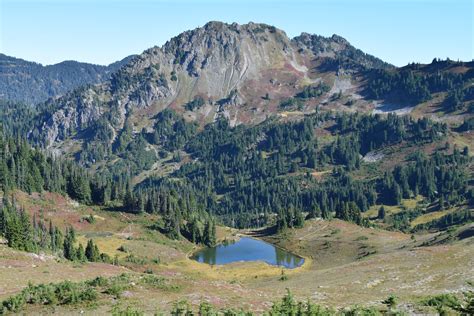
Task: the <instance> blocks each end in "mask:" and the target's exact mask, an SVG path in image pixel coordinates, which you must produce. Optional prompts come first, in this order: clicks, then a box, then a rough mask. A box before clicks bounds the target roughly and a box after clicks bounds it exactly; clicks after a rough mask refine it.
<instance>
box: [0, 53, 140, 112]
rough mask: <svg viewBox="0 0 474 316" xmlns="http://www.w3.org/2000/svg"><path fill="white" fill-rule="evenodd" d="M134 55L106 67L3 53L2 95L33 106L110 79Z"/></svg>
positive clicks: (0, 71) (0, 56)
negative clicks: (44, 63)
mask: <svg viewBox="0 0 474 316" xmlns="http://www.w3.org/2000/svg"><path fill="white" fill-rule="evenodd" d="M133 57H134V55H131V56H127V57H125V58H123V59H121V60H119V61H116V62H114V63H111V64H109V65H107V66H103V65H96V64H90V63H84V62H79V61H75V60H65V61H62V62H59V63H56V64H52V65H42V64H41V63H37V62H33V61H27V60H24V59H21V58H16V57H12V56H8V55H5V54H1V53H0V98H2V99H5V100H8V101H14V102H23V103H27V104H30V105H33V104H36V103H39V102H44V101H46V100H47V99H48V98H54V97H58V96H60V95H63V94H64V93H66V92H68V91H71V90H73V89H75V88H78V87H80V86H83V85H85V84H96V83H100V82H102V81H104V80H107V79H108V78H110V75H111V74H112V73H113V72H115V71H117V70H118V69H120V68H121V67H122V66H123V65H125V64H126V63H128V62H129V61H130V60H131V59H133Z"/></svg>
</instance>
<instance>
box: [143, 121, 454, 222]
mask: <svg viewBox="0 0 474 316" xmlns="http://www.w3.org/2000/svg"><path fill="white" fill-rule="evenodd" d="M324 125H328V126H330V127H329V131H330V132H331V133H332V134H334V135H337V136H335V137H334V141H332V142H329V143H327V142H326V143H325V144H322V142H321V141H320V140H319V137H318V135H317V134H316V133H315V130H316V129H317V128H320V127H321V126H324ZM446 132H447V127H446V125H445V124H440V123H434V122H431V121H430V120H428V119H420V120H413V119H411V118H409V117H399V116H396V115H393V114H390V115H388V116H386V117H384V116H380V115H375V116H370V115H360V114H333V113H325V114H315V115H311V116H308V117H305V118H304V119H303V120H301V121H298V122H293V123H278V122H272V121H269V122H266V123H263V124H261V125H258V126H253V127H247V126H238V127H235V128H231V127H230V126H229V124H228V122H227V121H226V120H225V119H220V120H218V121H217V122H216V123H214V124H210V125H208V126H206V128H205V129H204V130H203V131H202V132H201V133H199V134H198V135H197V136H196V137H194V138H192V139H191V140H190V141H189V142H187V144H186V146H185V150H186V151H187V152H188V153H190V154H191V155H192V157H193V158H194V161H193V162H192V163H188V164H185V165H183V166H182V167H181V168H180V169H179V170H178V171H176V172H175V173H174V174H173V177H177V178H179V179H180V181H181V183H182V185H183V186H185V187H186V191H187V192H192V193H193V194H195V196H196V200H197V201H198V202H199V203H200V204H202V205H203V208H204V209H206V210H207V211H209V212H211V213H212V214H216V215H218V216H219V217H220V218H221V219H222V221H223V222H224V223H225V224H228V225H231V226H236V227H254V226H263V225H268V224H270V223H276V225H277V226H278V227H279V228H281V229H284V227H298V226H300V225H301V217H302V215H301V214H302V213H307V214H308V215H307V216H309V217H316V216H322V217H324V218H328V217H330V216H332V215H331V213H332V212H333V211H336V214H335V216H337V217H339V218H342V219H345V220H350V221H354V222H356V223H359V224H367V223H365V222H364V221H363V220H362V217H361V216H360V212H364V211H366V210H367V209H368V208H369V207H370V206H372V205H374V204H375V203H376V202H377V200H378V199H379V195H382V193H383V192H382V191H383V190H384V188H385V187H384V186H381V185H379V184H378V181H366V180H354V179H353V178H352V176H351V175H350V173H349V172H350V171H353V170H356V169H358V168H359V167H360V165H361V155H364V154H366V153H367V152H369V151H372V150H376V149H380V148H383V147H384V146H389V145H393V144H398V143H401V142H408V143H410V144H413V143H427V142H433V141H437V140H440V139H442V138H443V137H444V135H445V134H446ZM331 168H332V169H333V172H332V174H330V176H328V177H326V178H325V180H324V181H323V182H320V181H318V180H317V179H315V178H314V177H313V176H312V175H311V174H310V173H311V172H313V171H314V169H320V170H324V169H331ZM348 171H349V172H348ZM143 185H144V186H145V187H146V186H153V182H146V183H144V184H143ZM275 214H277V217H276V219H275V216H274V215H275ZM275 221H276V222H275Z"/></svg>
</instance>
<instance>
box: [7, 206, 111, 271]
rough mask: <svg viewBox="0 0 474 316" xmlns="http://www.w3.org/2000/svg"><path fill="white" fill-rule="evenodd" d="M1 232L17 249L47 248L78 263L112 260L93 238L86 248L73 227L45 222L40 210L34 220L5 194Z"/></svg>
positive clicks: (32, 250)
mask: <svg viewBox="0 0 474 316" xmlns="http://www.w3.org/2000/svg"><path fill="white" fill-rule="evenodd" d="M0 235H3V236H4V237H5V238H6V240H7V243H8V246H9V247H11V248H14V249H18V250H23V251H28V252H38V251H40V250H41V251H48V252H50V253H53V254H56V255H60V256H62V257H64V258H65V259H67V260H71V261H79V262H86V261H90V262H99V261H101V262H109V263H110V262H112V260H111V259H110V257H109V256H108V255H106V254H105V253H100V251H99V249H98V247H97V245H95V244H94V242H93V240H92V239H90V240H89V241H88V242H87V246H86V247H85V248H84V246H83V245H82V244H79V245H78V246H77V247H76V243H77V240H76V233H75V231H74V229H73V228H72V227H70V228H67V229H66V231H65V233H63V232H62V231H61V230H60V229H59V228H57V227H56V226H54V225H53V223H52V221H51V220H49V221H46V220H45V219H44V217H43V216H42V213H40V216H39V218H38V217H37V215H36V213H35V215H34V217H33V219H31V218H30V217H29V216H28V214H27V213H26V212H25V210H23V209H19V208H18V207H17V206H16V205H15V204H14V203H12V202H10V201H9V200H8V199H7V198H5V197H4V199H3V201H2V204H1V206H0Z"/></svg>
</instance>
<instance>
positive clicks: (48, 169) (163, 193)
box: [0, 137, 216, 245]
mask: <svg viewBox="0 0 474 316" xmlns="http://www.w3.org/2000/svg"><path fill="white" fill-rule="evenodd" d="M128 154H132V153H128ZM115 168H116V169H115V170H112V171H108V170H106V171H105V172H99V173H96V174H94V175H92V174H90V173H88V172H86V171H84V168H81V167H80V166H78V165H77V164H76V163H75V162H74V161H70V160H62V159H55V158H53V157H52V156H46V155H45V154H44V153H43V152H42V151H40V150H36V149H33V148H31V147H30V145H29V144H28V143H27V142H26V141H25V140H23V139H21V138H9V137H1V138H0V170H1V173H0V190H2V191H4V192H9V191H10V190H13V189H19V190H22V191H25V192H28V193H32V192H42V191H43V190H45V191H50V192H58V193H61V194H67V195H68V196H69V197H71V198H73V199H75V200H77V201H79V202H81V203H84V204H95V205H108V204H109V203H112V202H114V203H115V202H118V203H119V204H121V205H122V206H123V207H122V208H121V210H123V211H127V212H134V213H139V212H145V211H146V212H149V213H156V214H160V215H162V216H163V219H164V224H163V225H164V226H163V227H162V229H163V230H164V231H165V232H166V233H167V234H168V235H169V236H170V237H173V238H179V237H181V236H184V237H186V238H188V239H189V240H191V241H193V242H196V243H204V244H208V245H211V244H214V243H215V239H216V238H215V226H216V223H215V221H214V220H213V219H212V218H211V217H210V216H209V215H208V214H207V213H206V212H205V211H204V209H203V208H202V207H200V208H198V207H197V205H196V204H195V203H194V202H193V199H194V198H190V197H189V196H186V195H183V196H178V195H177V194H176V191H173V190H170V189H169V188H171V187H169V188H166V190H164V189H163V190H161V189H160V190H150V191H147V192H141V191H139V190H137V191H135V192H134V190H133V186H132V184H131V177H132V175H131V173H130V170H127V171H126V172H124V170H125V167H120V166H115ZM195 218H200V220H197V219H195ZM193 219H194V220H193Z"/></svg>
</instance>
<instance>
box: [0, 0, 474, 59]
mask: <svg viewBox="0 0 474 316" xmlns="http://www.w3.org/2000/svg"><path fill="white" fill-rule="evenodd" d="M473 10H474V8H473V0H398V1H395V0H362V1H355V0H352V1H350V0H323V1H316V0H313V1H310V0H293V1H292V0H272V1H270V0H260V1H259V0H253V1H251V0H241V1H232V0H205V1H200V0H156V1H152V0H135V1H134V0H37V1H35V0H0V52H1V53H4V54H7V55H12V56H15V57H19V58H23V59H27V60H32V61H37V62H41V63H43V64H52V63H57V62H60V61H63V60H70V59H73V60H78V61H85V62H91V63H96V64H108V63H111V62H113V61H116V60H118V59H121V58H123V57H125V56H127V55H130V54H136V53H140V52H142V51H143V50H145V49H147V48H149V47H152V46H155V45H159V46H160V45H162V44H163V43H165V42H166V41H167V40H168V39H169V38H171V37H173V36H175V35H177V34H179V33H180V32H182V31H185V30H188V29H193V28H195V27H198V26H202V25H204V24H205V23H206V22H207V21H210V20H218V21H224V22H229V23H230V22H237V23H247V22H249V21H253V22H263V23H267V24H271V25H275V26H276V27H278V28H281V29H283V30H284V31H286V33H287V34H288V35H289V36H290V37H293V36H296V35H299V34H300V33H301V32H308V33H314V34H319V35H324V36H330V35H332V34H338V35H341V36H343V37H345V38H346V39H347V40H349V41H350V42H351V43H352V44H353V45H354V46H356V47H357V48H360V49H362V50H363V51H365V52H367V53H370V54H372V55H375V56H377V57H380V58H382V59H383V60H385V61H388V62H390V63H393V64H395V65H397V66H401V65H405V64H407V63H408V62H413V61H415V62H431V60H432V59H433V58H434V57H440V58H446V57H449V58H451V59H454V60H457V59H461V60H472V59H473V58H474V56H473V51H474V43H473V42H474V39H473V15H474V12H473Z"/></svg>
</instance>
